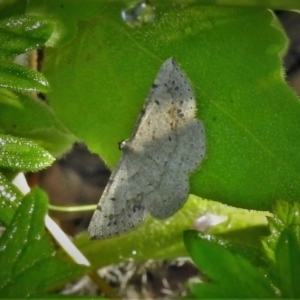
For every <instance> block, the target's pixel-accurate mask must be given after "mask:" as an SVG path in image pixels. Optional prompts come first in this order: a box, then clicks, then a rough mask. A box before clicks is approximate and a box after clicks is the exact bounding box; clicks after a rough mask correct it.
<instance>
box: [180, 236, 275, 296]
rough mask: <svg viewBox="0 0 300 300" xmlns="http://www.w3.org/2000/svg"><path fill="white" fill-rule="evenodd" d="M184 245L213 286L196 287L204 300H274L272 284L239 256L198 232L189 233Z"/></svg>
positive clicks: (206, 284) (185, 237) (196, 291)
mask: <svg viewBox="0 0 300 300" xmlns="http://www.w3.org/2000/svg"><path fill="white" fill-rule="evenodd" d="M184 242H185V245H186V247H187V250H188V252H189V254H190V255H191V257H192V259H193V261H194V262H195V263H196V264H197V266H198V267H199V268H200V270H201V272H203V273H204V274H205V275H206V276H207V277H208V279H210V282H208V283H203V284H199V285H197V286H195V288H194V290H193V293H194V294H195V295H196V296H197V297H199V298H201V299H206V298H254V299H258V298H273V297H275V296H276V294H275V291H274V289H273V288H272V285H271V282H270V281H269V280H268V279H267V278H266V277H265V276H264V274H262V273H261V272H260V271H258V270H257V269H256V268H254V267H253V266H252V265H251V264H250V262H249V261H247V260H245V259H244V258H243V257H242V256H241V255H239V254H233V253H231V252H230V251H228V250H227V249H225V248H224V247H223V246H222V245H219V244H218V243H216V242H214V241H208V240H206V239H203V238H201V237H200V236H199V233H198V232H196V231H187V232H185V234H184Z"/></svg>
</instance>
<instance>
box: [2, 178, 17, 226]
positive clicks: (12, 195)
mask: <svg viewBox="0 0 300 300" xmlns="http://www.w3.org/2000/svg"><path fill="white" fill-rule="evenodd" d="M21 198H22V194H21V192H20V191H19V190H18V189H17V188H16V187H15V186H14V185H13V184H12V183H11V182H10V181H9V180H7V178H6V177H5V176H3V174H1V173H0V222H1V223H2V224H3V225H5V226H8V225H9V223H10V221H11V220H12V218H13V215H14V213H15V211H16V209H17V207H18V206H19V204H20V200H21Z"/></svg>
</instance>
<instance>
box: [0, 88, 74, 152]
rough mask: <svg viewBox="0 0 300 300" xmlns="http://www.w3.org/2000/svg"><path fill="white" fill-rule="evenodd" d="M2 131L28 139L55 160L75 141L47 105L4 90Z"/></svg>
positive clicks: (0, 97) (1, 94)
mask: <svg viewBox="0 0 300 300" xmlns="http://www.w3.org/2000/svg"><path fill="white" fill-rule="evenodd" d="M1 131H2V132H4V133H6V134H11V135H15V136H20V137H25V138H29V139H31V140H33V141H35V142H36V143H38V145H40V146H41V147H43V148H45V149H46V150H48V151H49V152H50V153H51V154H52V155H53V156H55V157H56V156H59V155H61V154H62V153H63V152H65V151H66V149H69V148H70V147H71V145H72V144H73V143H74V141H75V137H74V136H73V135H72V134H71V133H70V132H69V131H68V130H67V129H66V127H65V126H64V125H63V124H62V123H61V122H60V121H59V120H58V119H57V117H56V116H55V114H54V113H53V111H52V110H51V108H50V107H49V106H48V105H47V104H46V103H44V102H42V101H37V100H36V99H32V98H30V97H29V96H26V95H23V94H15V93H13V92H11V91H8V90H5V89H0V132H1Z"/></svg>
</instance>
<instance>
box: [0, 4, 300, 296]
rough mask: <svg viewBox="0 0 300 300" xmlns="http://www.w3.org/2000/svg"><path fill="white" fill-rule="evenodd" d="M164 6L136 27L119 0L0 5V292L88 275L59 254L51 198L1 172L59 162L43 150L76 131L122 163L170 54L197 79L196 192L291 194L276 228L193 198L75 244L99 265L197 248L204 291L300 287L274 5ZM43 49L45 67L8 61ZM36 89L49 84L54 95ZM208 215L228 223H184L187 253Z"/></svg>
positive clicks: (58, 149) (295, 165) (250, 205)
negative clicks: (47, 220)
mask: <svg viewBox="0 0 300 300" xmlns="http://www.w3.org/2000/svg"><path fill="white" fill-rule="evenodd" d="M183 2H184V1H183ZM202 2H203V3H205V4H207V3H208V2H209V3H210V4H212V3H211V1H208V0H207V1H202ZM154 3H155V7H156V9H155V19H154V21H153V22H150V21H149V20H150V19H151V18H149V19H148V21H149V22H148V23H147V22H146V24H139V25H138V26H128V25H127V24H126V22H124V20H122V18H121V16H120V13H121V11H122V10H123V9H126V7H128V6H127V4H126V3H125V2H121V1H116V2H110V1H95V0H89V1H87V0H78V1H73V0H59V1H50V0H43V1H40V0H27V1H21V0H16V1H12V2H11V1H3V2H2V3H1V4H0V9H1V8H2V9H1V10H0V42H1V43H0V44H1V47H0V87H1V89H0V133H1V136H0V137H1V140H0V153H1V157H0V163H1V167H2V171H3V174H0V221H1V223H2V224H3V225H5V226H6V227H7V229H6V231H5V233H4V234H3V236H2V238H1V240H0V263H1V266H5V267H3V268H2V267H1V269H0V279H1V280H0V282H1V283H0V295H1V297H9V296H11V297H23V296H35V295H40V294H41V293H43V292H45V291H48V290H52V289H53V288H54V287H56V286H61V285H62V284H63V283H64V282H66V281H68V280H71V279H73V278H76V277H77V276H80V275H82V274H83V273H84V272H85V269H83V268H81V267H78V266H74V265H70V264H68V263H66V262H63V261H60V260H58V259H57V258H56V257H55V256H53V253H54V252H53V248H52V246H51V245H50V242H49V237H48V236H47V234H46V233H45V232H44V228H43V224H44V223H43V218H44V214H45V212H46V199H45V197H44V195H43V194H42V193H41V192H40V191H37V190H35V191H33V192H32V194H30V195H28V196H26V197H25V198H24V199H22V195H21V193H20V192H19V191H18V189H16V188H15V187H14V186H13V185H12V183H11V181H10V180H9V178H8V177H7V176H5V175H7V174H8V173H9V172H10V171H26V170H38V169H42V168H45V167H46V166H48V165H50V164H51V162H52V161H53V160H52V158H51V156H50V154H49V153H48V152H46V151H49V152H50V153H51V155H53V156H54V157H58V156H60V155H62V154H63V153H65V152H66V151H67V150H68V149H69V148H70V147H71V145H72V143H73V142H74V141H76V140H82V141H84V142H85V143H87V145H88V146H89V148H90V149H92V150H93V151H94V152H96V153H99V154H100V155H101V156H102V157H103V158H104V159H105V161H106V162H107V163H108V165H110V166H113V165H114V164H115V163H116V161H117V160H118V158H119V157H120V152H119V150H118V147H117V144H118V142H120V141H121V140H124V139H126V138H128V137H129V136H130V133H131V132H132V128H133V125H134V123H135V121H136V118H137V116H138V114H139V111H140V109H141V107H142V104H143V102H144V100H145V98H146V96H147V93H148V91H149V89H150V86H151V84H152V81H153V79H154V77H155V75H156V73H157V71H158V69H159V67H160V65H161V64H162V62H163V61H164V60H165V59H167V58H169V57H171V56H172V57H174V58H175V59H176V60H177V61H178V62H179V64H180V65H181V67H182V69H183V70H184V71H185V72H186V73H187V75H188V77H189V78H190V79H191V81H192V85H193V87H194V89H195V93H196V98H197V102H198V103H197V107H198V117H199V118H200V119H201V120H203V123H204V125H205V128H206V135H207V144H208V150H207V157H206V160H205V162H204V163H203V164H202V166H201V168H200V169H199V170H198V171H197V172H195V173H194V174H193V176H192V177H191V180H190V183H191V192H192V193H194V194H195V195H197V196H201V197H206V198H208V199H212V200H216V201H219V202H221V203H224V204H229V205H233V206H236V207H240V208H247V209H260V210H263V209H264V210H271V207H272V206H273V205H274V201H275V200H276V199H284V200H285V201H287V202H278V203H277V204H276V206H275V208H274V211H273V212H274V216H273V217H269V219H268V221H269V226H270V232H271V234H270V235H268V236H266V235H267V227H266V219H265V215H268V213H267V212H258V211H250V212H249V211H246V210H243V209H237V208H233V207H227V206H226V205H224V204H220V203H217V202H213V201H206V200H202V199H200V198H198V197H194V196H191V197H190V198H189V200H188V202H187V204H186V205H185V207H184V208H183V209H182V210H181V211H180V212H178V213H177V214H176V215H175V216H174V217H172V218H170V219H169V220H166V221H156V220H153V219H148V220H147V222H146V223H145V225H143V226H141V228H139V229H138V230H136V231H134V232H132V233H130V234H128V235H124V236H121V237H118V238H116V239H111V240H106V241H94V242H90V241H89V240H88V238H87V236H86V235H83V236H81V237H79V238H77V239H75V243H76V244H77V246H78V247H79V248H80V249H81V250H82V252H83V253H84V254H85V255H86V256H87V257H88V259H89V260H90V261H91V262H92V264H93V266H94V267H101V266H105V265H107V264H111V263H117V262H119V261H122V260H124V259H127V258H134V259H135V260H137V261H142V260H145V259H149V258H153V259H166V258H174V257H178V256H182V255H186V253H187V252H186V249H187V250H188V252H189V254H190V255H191V257H192V258H193V259H194V261H195V262H196V264H197V265H198V266H199V268H200V269H201V270H202V271H203V272H204V273H205V275H206V276H207V278H209V280H211V282H210V283H206V284H202V285H199V286H197V287H195V289H194V291H193V294H194V295H195V296H196V297H201V298H210V297H218V298H220V297H223V298H224V297H234V298H236V297H240V298H244V297H252V298H263V297H265V298H272V297H276V296H277V297H278V296H279V295H281V296H282V297H291V298H296V297H300V293H299V290H298V286H297V278H299V275H300V274H299V272H300V271H299V268H298V263H297V262H298V261H299V258H300V257H299V255H300V254H299V253H300V252H299V222H298V218H299V217H298V215H299V199H300V184H299V182H300V181H299V179H298V173H297V171H298V169H299V167H300V158H299V155H298V152H299V151H298V149H299V147H300V136H299V130H298V127H299V126H298V124H299V120H300V107H299V105H300V104H299V101H298V99H297V98H296V96H295V95H294V94H293V93H292V92H291V90H290V89H289V88H288V86H287V85H286V83H285V81H284V78H283V70H282V67H281V61H280V58H281V57H282V55H283V54H284V52H285V49H286V47H287V40H286V37H285V36H284V34H283V32H282V29H281V27H280V25H279V24H278V21H277V20H276V18H275V17H274V15H273V14H272V13H271V12H270V11H268V10H266V9H262V8H249V9H243V8H228V7H226V8H225V7H217V6H201V5H199V4H200V1H199V3H198V2H197V3H196V2H194V4H192V5H186V6H182V7H181V6H179V5H178V6H176V5H175V6H173V5H172V6H171V5H170V3H167V2H165V3H162V2H161V1H154ZM224 3H225V4H227V5H232V4H233V2H232V1H229V0H228V1H225V0H224ZM241 4H242V5H250V6H255V5H256V4H257V1H250V0H249V1H243V3H242V2H241ZM268 4H269V5H270V7H274V8H276V7H279V6H278V5H279V4H280V3H278V1H275V0H274V1H272V0H271V1H268ZM260 5H262V6H263V5H265V3H264V2H263V1H262V2H261V3H260ZM272 5H273V6H272ZM285 5H290V8H297V5H298V4H297V3H296V2H295V1H293V0H290V1H287V2H286V3H285ZM146 19H147V18H146ZM142 23H143V22H142ZM38 47H46V48H45V59H44V65H43V68H42V73H43V74H41V73H38V72H35V71H32V70H29V69H27V68H26V67H24V66H18V65H16V64H14V63H13V62H12V60H13V58H14V57H15V56H16V55H19V54H21V53H23V52H26V51H29V50H33V49H36V48H38ZM29 92H43V93H46V94H47V101H49V103H44V102H42V101H40V100H38V99H36V97H35V96H33V95H32V94H30V93H29ZM44 149H45V150H44ZM13 200H14V201H13ZM294 202H295V204H293V205H294V206H291V204H290V203H294ZM207 213H212V214H214V215H218V216H226V217H227V220H226V221H225V222H223V223H222V224H220V225H219V226H215V227H212V228H210V229H209V232H208V233H206V234H200V233H196V232H191V231H190V232H186V233H185V235H184V242H185V246H186V249H185V247H184V244H183V242H182V235H181V232H182V231H183V230H187V229H190V228H192V227H193V226H194V222H195V220H197V219H198V218H199V217H200V216H202V215H205V214H207ZM263 235H264V236H265V238H264V240H263V242H262V244H261V243H260V237H261V236H263ZM60 254H61V255H62V256H63V255H64V254H63V253H60ZM266 275H267V276H266ZM233 283H234V284H233ZM15 287H18V288H15Z"/></svg>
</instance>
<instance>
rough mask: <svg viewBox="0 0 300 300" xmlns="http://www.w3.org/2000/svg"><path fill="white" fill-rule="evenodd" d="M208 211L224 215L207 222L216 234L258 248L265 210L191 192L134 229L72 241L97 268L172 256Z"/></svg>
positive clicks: (182, 251) (180, 252) (183, 252)
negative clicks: (171, 210)
mask: <svg viewBox="0 0 300 300" xmlns="http://www.w3.org/2000/svg"><path fill="white" fill-rule="evenodd" d="M207 214H211V215H214V216H215V217H220V218H222V217H224V216H226V218H227V219H226V221H224V222H223V223H221V224H219V225H218V226H212V225H209V224H208V226H207V227H208V228H207V230H208V232H210V233H214V234H218V235H223V234H224V233H226V237H227V239H229V240H232V241H234V242H237V243H239V244H240V245H245V246H247V245H249V246H250V247H252V248H254V249H255V250H258V249H259V248H260V245H259V237H260V236H261V235H263V234H266V231H265V230H264V229H265V228H266V218H265V213H264V212H249V211H248V210H244V209H236V208H233V207H228V206H226V205H223V204H220V203H217V202H214V201H207V200H204V199H200V198H198V197H195V196H193V195H190V197H189V199H188V201H187V203H186V204H185V205H184V207H183V208H182V209H181V210H180V211H179V212H178V213H176V214H175V215H174V216H173V217H171V218H169V219H167V220H164V221H162V220H155V219H153V218H149V219H147V221H146V222H145V223H144V224H143V225H141V226H140V228H138V229H137V230H134V231H132V232H130V233H128V234H125V235H121V236H120V237H116V238H113V239H107V240H99V241H95V240H93V241H91V240H89V238H88V236H87V234H84V235H80V236H79V237H77V238H75V240H74V243H75V244H76V245H77V246H78V248H79V249H81V251H82V252H83V253H84V255H85V256H86V257H87V258H88V259H89V261H90V262H91V264H92V265H93V266H94V267H97V268H100V267H103V266H106V265H109V264H112V263H118V262H121V261H124V260H126V259H134V260H135V261H144V260H147V259H173V258H176V257H181V256H185V255H186V254H187V253H186V250H185V248H184V245H183V241H182V232H183V231H184V230H187V229H190V228H195V224H194V223H195V222H196V220H197V219H198V218H201V217H203V216H204V217H205V216H206V215H207ZM241 247H243V246H241ZM255 250H254V251H255ZM243 251H244V250H243ZM63 255H65V254H63Z"/></svg>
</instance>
